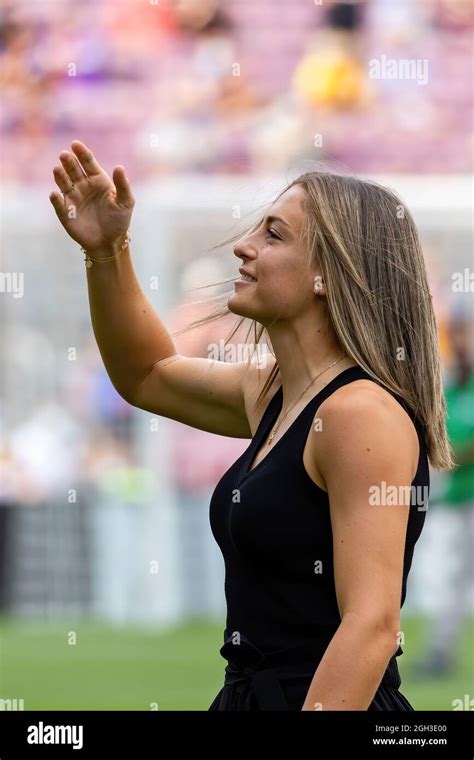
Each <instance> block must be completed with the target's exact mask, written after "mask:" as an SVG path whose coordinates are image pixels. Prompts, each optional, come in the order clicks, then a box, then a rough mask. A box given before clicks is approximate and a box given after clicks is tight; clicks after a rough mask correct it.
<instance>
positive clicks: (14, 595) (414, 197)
mask: <svg viewBox="0 0 474 760" xmlns="http://www.w3.org/2000/svg"><path fill="white" fill-rule="evenodd" d="M473 26H474V10H473V4H472V3H471V2H470V1H469V0H401V2H397V3H393V2H391V0H366V2H331V1H330V0H323V1H322V2H317V1H315V0H311V1H310V0H291V2H289V1H288V0H261V1H260V2H258V3H255V2H251V0H227V1H226V2H221V3H219V2H217V0H175V1H171V0H169V1H167V0H159V2H153V0H119V1H118V2H117V1H116V0H94V2H88V1H87V0H82V2H80V3H77V2H73V1H72V0H36V1H35V2H34V3H31V2H23V1H22V0H15V2H9V1H8V0H0V82H1V89H2V103H3V108H2V110H1V114H0V135H1V176H2V211H1V222H2V226H1V253H0V256H1V259H0V262H1V263H0V267H1V283H2V289H1V292H0V309H1V324H2V327H3V330H2V335H1V350H2V359H3V360H2V372H1V376H0V383H1V397H2V407H1V414H0V425H1V443H0V460H1V468H2V480H1V484H0V708H1V709H12V708H13V709H14V708H15V706H16V707H17V708H18V707H20V709H26V710H30V709H137V710H149V709H196V710H205V709H207V707H208V705H209V704H210V702H211V701H212V699H213V697H214V696H215V693H216V692H217V691H218V689H219V688H220V687H221V685H222V682H223V668H224V665H225V662H224V660H222V658H221V657H220V655H219V651H218V650H219V647H220V646H221V643H222V633H223V629H224V627H225V617H224V616H225V605H224V596H223V583H224V568H223V562H222V558H221V556H220V552H219V550H218V548H217V546H216V545H215V542H214V539H213V537H212V534H211V531H210V527H209V523H208V507H209V499H210V495H211V493H212V490H213V487H214V486H215V484H216V483H217V480H218V478H219V477H220V475H221V474H222V473H223V472H224V471H225V469H227V467H228V466H229V465H230V464H231V463H232V461H234V460H235V459H236V458H237V457H238V456H239V455H240V454H241V453H242V451H243V450H244V449H245V448H246V446H247V445H248V441H242V440H231V439H225V438H221V437H217V436H213V435H210V434H207V433H204V432H200V431H196V430H192V429H191V428H186V427H185V426H183V425H180V424H178V423H174V422H172V421H169V420H165V419H161V418H160V419H158V418H154V417H153V416H152V415H150V414H147V413H145V412H142V411H139V410H137V409H133V408H132V407H130V406H129V405H128V404H126V403H125V402H124V401H123V400H122V399H121V398H120V397H119V396H118V394H117V393H116V392H115V390H114V388H113V386H112V385H111V383H110V381H109V379H108V377H107V374H106V373H105V370H104V367H103V365H102V362H101V359H100V355H99V353H98V350H97V347H96V344H95V341H94V339H93V335H92V328H91V325H90V318H89V310H88V302H87V291H86V280H85V272H84V269H83V268H84V264H83V261H82V255H81V253H80V251H79V247H78V246H76V245H75V244H74V243H73V242H72V241H71V240H70V239H69V238H67V236H66V234H65V233H64V232H63V230H62V228H61V227H60V225H59V223H58V221H57V220H56V217H55V214H54V211H53V209H52V206H51V205H50V203H49V200H48V194H49V192H50V190H52V189H53V188H54V180H53V176H52V168H53V166H54V165H55V164H56V163H58V158H57V157H58V154H59V152H60V151H61V150H63V149H65V148H67V149H69V147H70V143H71V141H72V140H73V139H80V140H82V141H83V142H85V143H86V145H88V146H90V147H91V148H92V150H93V151H94V152H95V154H96V156H97V158H98V160H99V161H100V162H101V164H102V165H103V166H104V168H105V169H106V170H107V171H108V172H109V173H110V174H111V172H112V168H113V166H114V165H116V164H119V163H120V164H123V165H124V166H125V167H126V170H127V175H128V176H129V177H130V179H131V181H132V186H133V188H134V192H135V195H136V198H137V205H136V208H135V213H134V219H133V222H132V228H131V233H132V252H133V259H134V263H135V267H136V270H137V274H138V276H139V279H140V282H141V284H142V287H143V289H144V291H145V292H146V294H147V296H148V297H149V298H150V300H151V301H152V303H153V304H154V305H155V307H156V309H157V310H158V312H159V313H160V315H161V316H162V317H163V318H164V319H165V323H166V324H167V326H168V327H169V329H170V330H171V329H179V328H181V327H182V326H183V325H184V324H186V323H187V322H189V321H190V320H191V319H195V318H197V317H198V316H201V315H202V314H203V313H206V311H208V310H209V307H208V306H206V305H205V304H202V303H195V301H196V298H199V299H201V298H205V297H207V296H213V295H218V294H219V293H221V292H222V287H215V288H206V290H203V291H198V294H199V295H198V296H197V297H196V293H191V294H190V292H189V291H190V289H191V288H194V287H196V286H198V285H208V284H209V283H213V282H216V281H221V280H224V279H230V278H233V277H234V276H235V273H236V266H235V259H234V257H233V256H232V253H231V250H230V248H229V247H224V248H223V249H221V250H219V251H212V252H210V247H211V246H212V245H214V244H216V243H217V242H218V241H219V240H221V239H222V238H224V237H226V236H227V235H228V234H229V233H231V232H233V231H235V229H236V225H237V226H238V225H239V224H240V222H241V220H245V219H246V216H247V215H248V214H249V213H251V212H252V210H254V209H255V208H256V207H257V206H259V205H261V204H262V203H266V202H270V201H271V199H272V197H273V195H274V193H275V191H276V190H277V189H279V188H280V187H281V186H282V185H283V184H284V183H285V181H286V180H287V179H288V178H289V177H291V176H294V175H295V174H296V173H300V172H301V171H305V170H308V169H310V168H311V167H313V166H318V165H320V164H319V162H325V165H329V166H330V168H335V169H337V170H342V171H349V172H352V173H360V174H362V175H365V176H370V177H373V178H376V179H379V180H380V181H382V182H385V183H387V184H389V185H390V186H392V187H393V188H394V189H395V190H396V191H397V192H399V193H400V194H401V196H402V198H403V199H404V201H405V202H406V203H407V205H408V207H409V208H410V209H411V210H412V212H413V214H414V216H415V219H416V221H417V223H418V225H419V228H420V232H421V235H422V240H423V244H424V250H425V256H426V261H427V267H428V272H429V277H430V283H431V288H432V293H433V298H434V302H435V308H436V312H437V318H438V323H439V332H440V342H441V349H442V353H443V360H444V364H445V374H446V382H447V383H451V384H452V385H453V388H454V389H455V391H456V392H454V391H453V398H454V402H453V403H455V402H456V403H457V401H458V400H459V398H460V396H462V404H463V407H462V408H463V411H462V414H461V423H462V424H460V425H458V427H457V428H456V431H455V433H456V435H457V443H459V446H460V447H461V448H462V450H463V456H464V460H463V461H464V462H465V464H464V470H463V473H464V475H463V477H464V487H463V489H461V491H460V490H459V488H458V490H457V491H456V493H454V495H453V487H452V484H451V483H450V482H449V477H444V476H443V477H441V476H439V475H438V474H437V473H432V479H433V480H432V499H431V502H430V511H429V514H428V516H427V523H426V527H425V531H424V532H423V534H422V537H421V539H420V542H419V544H418V545H417V548H416V551H415V560H414V566H413V568H412V571H411V575H410V580H409V592H408V596H407V601H406V603H405V606H404V609H403V616H402V631H403V642H402V648H403V649H404V651H405V654H404V656H403V657H401V658H399V665H400V670H401V673H402V682H403V684H402V690H403V693H404V694H406V696H407V697H408V698H409V699H410V701H411V702H412V703H413V705H414V706H415V708H416V709H442V710H451V709H457V708H455V700H463V701H464V702H463V704H464V705H466V704H467V705H468V706H467V707H466V706H465V707H464V708H463V709H473V707H472V706H471V707H469V705H471V703H470V702H469V700H470V699H471V697H470V696H469V695H474V692H473V670H474V668H473V624H472V613H473V605H472V585H473V584H472V581H473V576H474V573H473V566H472V564H473V561H472V557H473V556H474V554H473V551H472V549H473V543H472V526H473V519H472V514H473V493H472V485H473V483H472V473H473V469H472V468H473V464H472V462H473V454H472V448H473V443H474V420H473V407H474V403H472V402H473V392H472V344H470V345H469V346H468V343H469V341H467V340H466V336H465V335H464V336H461V338H459V334H458V338H457V339H456V340H457V342H456V344H455V345H453V343H452V333H451V332H450V330H449V324H450V320H451V319H452V318H453V316H455V317H456V319H457V320H458V321H459V320H461V321H462V320H464V321H465V320H466V319H470V318H472V298H473V296H472V291H473V286H472V284H471V280H472V274H471V271H472V259H471V253H472V190H471V179H470V177H471V171H472V155H473V130H472V102H471V91H472V60H473V59H472V54H473V42H472V40H473V38H472V32H473ZM389 60H392V61H395V62H396V63H397V64H398V62H400V61H403V60H413V61H415V62H418V63H419V64H420V66H419V67H417V68H416V69H412V75H411V77H409V78H404V77H403V76H402V75H401V74H400V71H401V69H400V68H398V69H397V71H398V72H399V74H398V76H389V75H388V74H387V71H388V69H386V68H385V69H384V68H383V65H382V68H381V72H382V73H381V74H380V76H379V77H373V76H372V75H371V71H373V69H371V62H373V61H376V62H380V63H381V64H383V62H384V61H385V63H386V62H387V61H389ZM423 62H426V63H425V64H424V63H423ZM384 72H385V73H384ZM232 324H233V318H232V320H231V321H230V322H229V321H227V322H224V321H221V322H216V323H212V324H211V325H210V326H209V325H208V326H207V328H205V329H199V330H193V331H191V332H189V333H187V334H186V335H182V336H180V337H179V338H177V340H176V343H177V345H178V347H179V349H180V350H181V351H182V352H183V353H189V354H193V355H202V356H206V355H207V354H208V353H209V346H210V345H211V344H213V343H217V344H219V341H221V340H223V339H224V338H225V336H226V335H227V333H228V332H229V329H230V327H231V326H232ZM468 333H469V331H468ZM470 335H471V337H472V333H471V334H470ZM460 342H461V344H462V346H461V349H460V348H459V345H460ZM463 356H464V357H468V360H466V361H467V363H468V365H469V366H470V373H471V374H470V378H471V379H470V380H469V382H468V386H469V383H470V386H469V387H470V388H471V390H470V391H469V392H470V396H469V395H468V393H467V392H464V391H462V393H461V392H458V391H459V388H458V387H457V386H456V383H457V378H458V375H459V366H460V363H461V364H462V357H463ZM460 357H461V359H460ZM466 361H464V364H465V363H466ZM469 363H470V364H469ZM457 415H458V421H459V405H458V411H457ZM454 416H455V415H454ZM455 433H454V432H453V435H454V434H455ZM466 452H467V453H466ZM469 452H470V453H469ZM466 457H467V458H466ZM469 457H470V458H469ZM466 484H467V487H468V488H469V487H470V488H471V492H470V495H469V494H468V493H467V492H466ZM454 490H456V489H454ZM463 541H464V543H463ZM453 600H454V601H455V602H456V609H457V610H460V611H461V613H462V614H461V613H460V614H458V613H456V614H455V613H453ZM431 650H433V652H432V656H431V660H430V661H429V662H427V661H426V653H427V652H428V654H429V653H430V652H431ZM466 695H467V702H466V699H465V697H466ZM15 700H17V702H15ZM456 704H457V703H456Z"/></svg>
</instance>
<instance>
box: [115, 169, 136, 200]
mask: <svg viewBox="0 0 474 760" xmlns="http://www.w3.org/2000/svg"><path fill="white" fill-rule="evenodd" d="M112 179H113V181H114V185H115V190H116V193H117V202H118V203H120V205H122V206H126V207H127V208H131V207H132V206H133V205H134V203H135V199H134V197H133V193H132V188H131V187H130V182H129V181H128V179H127V176H126V174H125V169H124V167H123V166H116V167H115V169H114V171H113V173H112Z"/></svg>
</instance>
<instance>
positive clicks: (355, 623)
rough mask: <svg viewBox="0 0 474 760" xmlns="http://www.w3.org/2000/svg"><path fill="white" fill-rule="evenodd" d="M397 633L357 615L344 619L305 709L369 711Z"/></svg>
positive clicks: (311, 690)
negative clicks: (381, 627)
mask: <svg viewBox="0 0 474 760" xmlns="http://www.w3.org/2000/svg"><path fill="white" fill-rule="evenodd" d="M396 649H397V642H396V635H395V633H388V632H386V631H382V630H377V629H376V628H375V627H374V626H369V625H368V624H367V623H366V622H364V621H363V620H362V619H361V618H359V617H358V616H356V615H347V616H345V617H344V618H343V620H342V622H341V624H340V626H339V628H338V629H337V631H336V633H335V634H334V636H333V638H332V639H331V643H330V644H329V646H328V648H327V649H326V652H325V653H324V657H323V658H322V660H321V662H320V663H319V666H318V668H317V670H316V673H315V675H314V678H313V680H312V682H311V686H310V687H309V690H308V694H307V696H306V699H305V702H304V705H303V707H302V709H303V710H367V708H368V707H369V705H370V703H371V702H372V700H373V698H374V695H375V692H376V691H377V688H378V687H379V685H380V681H381V680H382V677H383V674H384V672H385V670H386V668H387V666H388V663H389V660H390V658H391V657H392V655H393V654H394V653H395V651H396Z"/></svg>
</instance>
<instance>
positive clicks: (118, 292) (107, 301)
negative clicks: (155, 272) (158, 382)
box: [86, 247, 176, 399]
mask: <svg viewBox="0 0 474 760" xmlns="http://www.w3.org/2000/svg"><path fill="white" fill-rule="evenodd" d="M115 252H116V249H111V250H110V251H105V250H104V251H101V252H100V255H101V256H107V255H112V254H113V253H115ZM94 256H97V254H96V253H95V254H94ZM86 272H87V287H88V294H89V306H90V313H91V320H92V328H93V331H94V335H95V339H96V341H97V345H98V347H99V351H100V354H101V356H102V360H103V362H104V365H105V368H106V370H107V373H108V375H109V377H110V379H111V381H112V383H113V385H114V387H115V388H116V390H117V391H118V392H119V393H120V394H121V395H122V396H123V397H124V398H126V399H128V398H131V397H132V396H133V391H134V389H135V388H136V387H137V385H138V383H139V382H140V380H142V379H143V377H144V376H145V374H146V373H147V372H148V370H149V369H150V368H151V366H152V365H153V364H154V363H155V362H156V361H158V360H159V359H163V358H165V357H166V356H171V355H172V354H174V353H176V351H175V346H174V344H173V341H172V340H171V338H170V336H169V334H168V332H167V330H166V328H165V326H164V325H163V323H162V322H161V320H160V318H159V317H158V315H157V314H156V312H155V310H154V309H153V307H152V305H151V304H150V302H149V301H148V299H147V298H146V296H145V294H144V293H143V291H142V289H141V287H140V284H139V282H138V280H137V277H136V274H135V271H134V268H133V264H132V259H131V255H130V250H129V248H128V247H127V248H125V250H124V251H122V253H120V254H119V255H118V256H117V257H116V258H115V259H114V260H113V261H107V262H100V263H97V262H96V263H94V264H93V265H92V266H91V267H90V268H88V267H86Z"/></svg>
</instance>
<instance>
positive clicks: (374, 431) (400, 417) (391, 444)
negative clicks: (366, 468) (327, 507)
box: [305, 380, 419, 490]
mask: <svg viewBox="0 0 474 760" xmlns="http://www.w3.org/2000/svg"><path fill="white" fill-rule="evenodd" d="M313 429H314V430H316V431H319V433H318V435H316V436H310V438H309V440H308V447H307V451H306V452H305V454H306V455H305V466H306V468H307V470H308V473H309V474H310V477H312V479H313V480H314V481H315V482H316V483H317V485H320V486H322V484H325V481H324V477H323V476H322V472H323V471H324V470H327V468H328V467H331V466H337V462H338V461H339V462H340V461H341V460H342V459H350V460H351V462H352V464H353V466H354V468H357V467H359V466H362V465H363V464H365V463H366V462H367V455H368V453H369V452H372V455H375V454H376V455H377V457H378V458H379V459H384V460H386V461H389V460H390V459H392V458H394V457H396V458H398V459H403V460H406V465H407V467H408V468H409V469H410V471H411V473H412V479H413V478H414V476H415V473H416V470H417V466H418V457H419V443H418V436H417V432H416V429H415V426H414V424H413V422H412V420H411V419H410V417H409V416H408V414H407V412H406V411H405V409H404V408H403V407H402V406H401V404H400V403H399V402H398V401H397V400H396V399H395V398H394V397H393V396H392V395H391V394H390V393H389V392H388V391H387V390H385V389H384V388H382V387H381V386H379V385H377V383H375V382H372V381H371V380H354V381H353V382H351V383H348V384H346V385H343V386H341V387H340V388H338V389H337V390H336V391H334V393H332V394H331V395H330V396H329V397H328V398H327V399H325V400H324V401H323V403H322V404H321V405H320V407H319V409H318V411H317V413H316V415H315V419H314V425H313ZM325 490H327V488H325Z"/></svg>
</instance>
